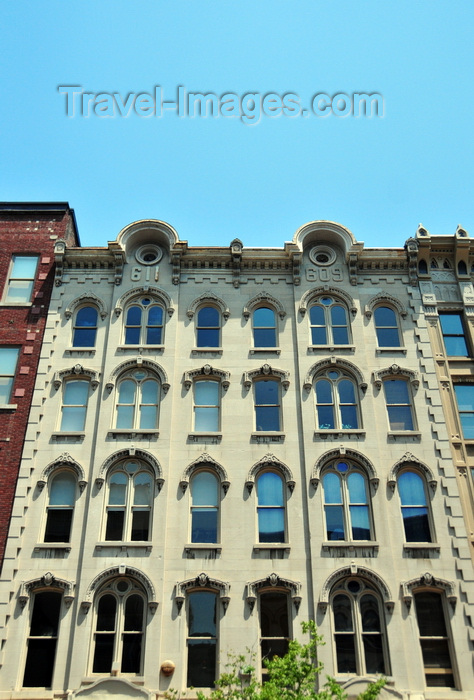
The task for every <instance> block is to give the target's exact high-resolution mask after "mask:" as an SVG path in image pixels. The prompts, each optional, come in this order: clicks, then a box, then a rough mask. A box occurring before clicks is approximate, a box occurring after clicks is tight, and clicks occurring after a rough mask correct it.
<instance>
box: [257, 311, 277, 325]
mask: <svg viewBox="0 0 474 700" xmlns="http://www.w3.org/2000/svg"><path fill="white" fill-rule="evenodd" d="M253 325H254V328H262V327H264V326H266V327H271V326H275V312H274V311H273V310H272V309H268V308H266V307H262V308H260V309H256V310H255V311H254V312H253Z"/></svg>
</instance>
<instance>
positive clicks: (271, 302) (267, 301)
mask: <svg viewBox="0 0 474 700" xmlns="http://www.w3.org/2000/svg"><path fill="white" fill-rule="evenodd" d="M266 305H268V306H271V307H273V309H274V310H275V311H276V312H277V314H278V315H279V317H280V318H281V319H283V318H285V316H286V311H285V309H284V307H283V304H282V303H281V301H279V300H278V299H277V298H276V297H274V296H273V295H272V294H269V293H268V292H265V291H264V292H259V294H256V295H255V296H253V297H252V298H251V299H249V301H248V302H247V303H246V304H245V306H244V309H243V315H244V318H246V319H247V318H249V316H250V314H251V313H252V312H253V311H254V310H255V309H257V308H258V307H259V306H266Z"/></svg>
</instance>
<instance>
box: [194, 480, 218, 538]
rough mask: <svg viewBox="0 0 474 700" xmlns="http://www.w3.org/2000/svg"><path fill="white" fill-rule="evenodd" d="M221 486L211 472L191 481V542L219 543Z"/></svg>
mask: <svg viewBox="0 0 474 700" xmlns="http://www.w3.org/2000/svg"><path fill="white" fill-rule="evenodd" d="M219 485H220V484H219V480H218V478H217V476H216V475H215V474H213V473H212V472H209V471H200V472H198V473H197V474H195V475H194V476H193V477H192V479H191V542H203V543H204V542H212V543H217V542H219Z"/></svg>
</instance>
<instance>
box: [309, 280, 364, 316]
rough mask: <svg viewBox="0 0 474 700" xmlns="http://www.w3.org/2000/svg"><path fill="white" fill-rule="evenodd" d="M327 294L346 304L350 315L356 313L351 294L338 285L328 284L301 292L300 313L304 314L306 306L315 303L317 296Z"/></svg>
mask: <svg viewBox="0 0 474 700" xmlns="http://www.w3.org/2000/svg"><path fill="white" fill-rule="evenodd" d="M328 295H331V296H333V297H335V298H336V299H340V300H341V301H342V302H343V303H344V304H345V305H346V306H347V308H348V309H349V311H350V312H351V314H352V316H355V315H356V313H357V306H356V305H355V302H354V299H353V298H352V297H351V295H350V294H348V293H347V292H345V291H344V290H343V289H340V288H339V287H330V286H329V285H328V284H325V285H323V286H321V287H314V289H309V290H308V291H307V292H305V294H303V296H302V297H301V301H300V306H299V312H300V314H301V315H302V316H304V315H305V313H306V311H307V310H308V306H310V305H311V304H313V303H315V302H316V301H317V300H318V298H319V297H322V296H328Z"/></svg>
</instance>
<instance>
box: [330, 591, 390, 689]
mask: <svg viewBox="0 0 474 700" xmlns="http://www.w3.org/2000/svg"><path fill="white" fill-rule="evenodd" d="M331 608H332V613H333V624H334V645H335V652H336V665H337V672H338V673H355V674H357V675H359V676H363V675H365V674H368V673H383V674H385V675H386V674H388V673H390V671H389V661H388V645H387V639H386V632H385V626H384V620H383V613H382V607H381V605H380V600H379V596H378V595H377V592H376V591H375V590H374V588H373V587H372V584H369V583H366V582H365V581H363V580H362V579H356V578H349V579H345V580H343V581H342V582H341V583H340V584H338V585H337V587H336V590H334V592H333V595H332V600H331Z"/></svg>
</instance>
